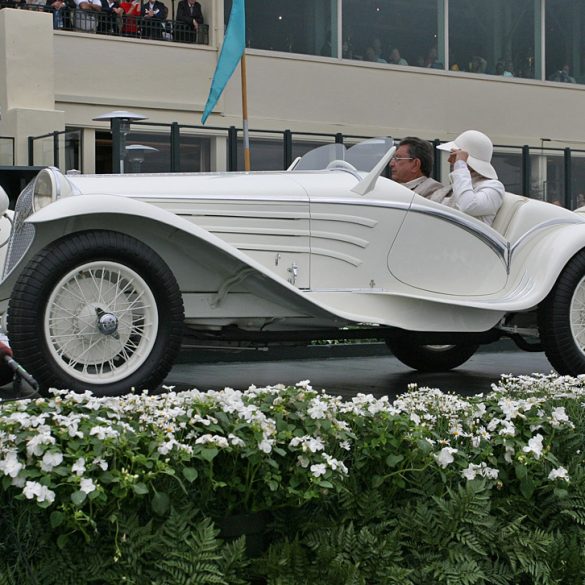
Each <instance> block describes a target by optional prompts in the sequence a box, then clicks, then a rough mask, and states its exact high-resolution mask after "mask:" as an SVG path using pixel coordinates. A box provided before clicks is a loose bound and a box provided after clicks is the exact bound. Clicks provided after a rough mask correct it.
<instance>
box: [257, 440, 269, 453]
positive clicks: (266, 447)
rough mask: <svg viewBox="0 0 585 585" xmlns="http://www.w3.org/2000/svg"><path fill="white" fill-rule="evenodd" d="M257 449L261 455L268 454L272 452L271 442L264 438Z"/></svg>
mask: <svg viewBox="0 0 585 585" xmlns="http://www.w3.org/2000/svg"><path fill="white" fill-rule="evenodd" d="M258 449H260V451H262V452H263V453H270V452H271V451H272V441H270V440H268V439H266V438H264V439H262V440H261V441H260V442H259V443H258Z"/></svg>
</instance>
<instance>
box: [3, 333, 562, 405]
mask: <svg viewBox="0 0 585 585" xmlns="http://www.w3.org/2000/svg"><path fill="white" fill-rule="evenodd" d="M551 371H552V367H551V365H550V364H549V362H548V360H547V359H546V357H545V356H544V354H543V353H528V352H524V351H519V350H517V349H516V348H515V346H514V345H513V344H512V343H511V342H506V341H503V342H498V343H496V344H492V345H488V346H484V347H482V348H481V349H480V351H478V352H477V353H476V354H475V355H474V356H473V357H472V358H471V359H469V360H468V361H467V362H466V363H465V364H463V365H462V366H460V367H459V368H456V369H454V370H451V371H449V372H440V373H423V372H417V371H414V370H411V369H410V368H408V367H407V366H405V365H403V364H402V363H401V362H399V361H398V360H397V359H396V358H394V357H393V356H392V355H391V354H390V352H389V351H388V350H387V349H386V347H385V345H384V344H352V345H349V346H339V345H338V346H313V347H308V348H307V347H305V348H302V347H301V348H299V347H288V348H286V347H285V348H283V347H279V348H271V349H269V350H268V351H265V352H262V351H254V350H248V351H244V352H240V353H233V352H231V353H227V352H218V351H204V350H184V351H183V352H181V355H180V357H179V360H178V363H177V364H176V365H175V366H174V367H173V368H172V369H171V371H170V373H169V375H168V376H167V378H166V379H165V381H164V386H166V387H169V386H172V387H174V388H175V389H176V390H186V389H191V388H198V389H199V390H210V389H211V390H220V389H223V388H225V387H230V388H235V389H240V390H245V389H246V388H248V387H249V386H251V385H255V386H267V385H274V384H287V385H288V384H295V383H297V382H300V381H302V380H310V382H311V385H312V386H313V388H315V389H318V390H321V389H324V390H325V391H327V392H328V393H330V394H335V395H340V396H343V397H345V398H351V397H352V396H355V395H356V394H358V393H360V392H361V393H364V394H373V395H375V396H384V395H387V396H389V397H390V398H394V397H395V396H397V395H398V394H401V393H403V392H405V391H406V390H407V388H408V386H409V384H417V385H418V386H419V387H429V388H439V389H441V390H443V391H445V392H455V393H458V394H461V395H464V396H469V395H473V394H478V393H482V392H489V390H490V389H491V387H492V384H495V383H497V381H498V380H499V379H500V377H501V375H502V374H513V375H522V374H532V373H544V374H548V373H550V372H551ZM160 391H163V392H164V388H161V389H160ZM32 396H33V394H31V392H30V390H29V389H28V388H24V387H23V388H20V389H18V388H16V389H15V388H14V387H13V386H12V385H7V386H3V387H0V399H1V400H15V399H20V398H30V397H32Z"/></svg>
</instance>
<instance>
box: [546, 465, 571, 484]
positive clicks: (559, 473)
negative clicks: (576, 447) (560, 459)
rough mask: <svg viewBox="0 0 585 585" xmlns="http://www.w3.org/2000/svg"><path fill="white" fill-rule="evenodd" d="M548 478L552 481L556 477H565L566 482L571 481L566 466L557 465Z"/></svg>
mask: <svg viewBox="0 0 585 585" xmlns="http://www.w3.org/2000/svg"><path fill="white" fill-rule="evenodd" d="M548 478H549V479H550V480H551V481H554V480H555V479H563V480H565V481H566V482H568V481H569V472H568V471H567V470H566V469H565V468H564V467H557V468H556V469H553V470H552V471H551V472H550V473H549V474H548Z"/></svg>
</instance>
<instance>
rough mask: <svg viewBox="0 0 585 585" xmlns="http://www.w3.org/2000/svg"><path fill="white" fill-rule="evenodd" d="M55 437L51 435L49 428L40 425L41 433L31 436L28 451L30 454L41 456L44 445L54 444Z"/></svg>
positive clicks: (27, 446) (27, 444)
mask: <svg viewBox="0 0 585 585" xmlns="http://www.w3.org/2000/svg"><path fill="white" fill-rule="evenodd" d="M54 444H55V437H52V436H51V433H50V431H49V429H48V428H44V427H42V428H41V427H39V434H38V435H35V436H34V437H32V438H30V439H29V440H28V441H27V443H26V452H27V454H28V455H29V456H31V455H35V456H37V457H40V456H41V455H42V454H43V452H44V449H43V445H54Z"/></svg>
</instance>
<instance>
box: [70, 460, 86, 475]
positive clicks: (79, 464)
mask: <svg viewBox="0 0 585 585" xmlns="http://www.w3.org/2000/svg"><path fill="white" fill-rule="evenodd" d="M71 473H75V474H76V475H83V474H84V473H85V459H84V458H83V457H80V458H79V459H78V460H77V461H76V462H75V463H74V464H73V465H72V466H71Z"/></svg>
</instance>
